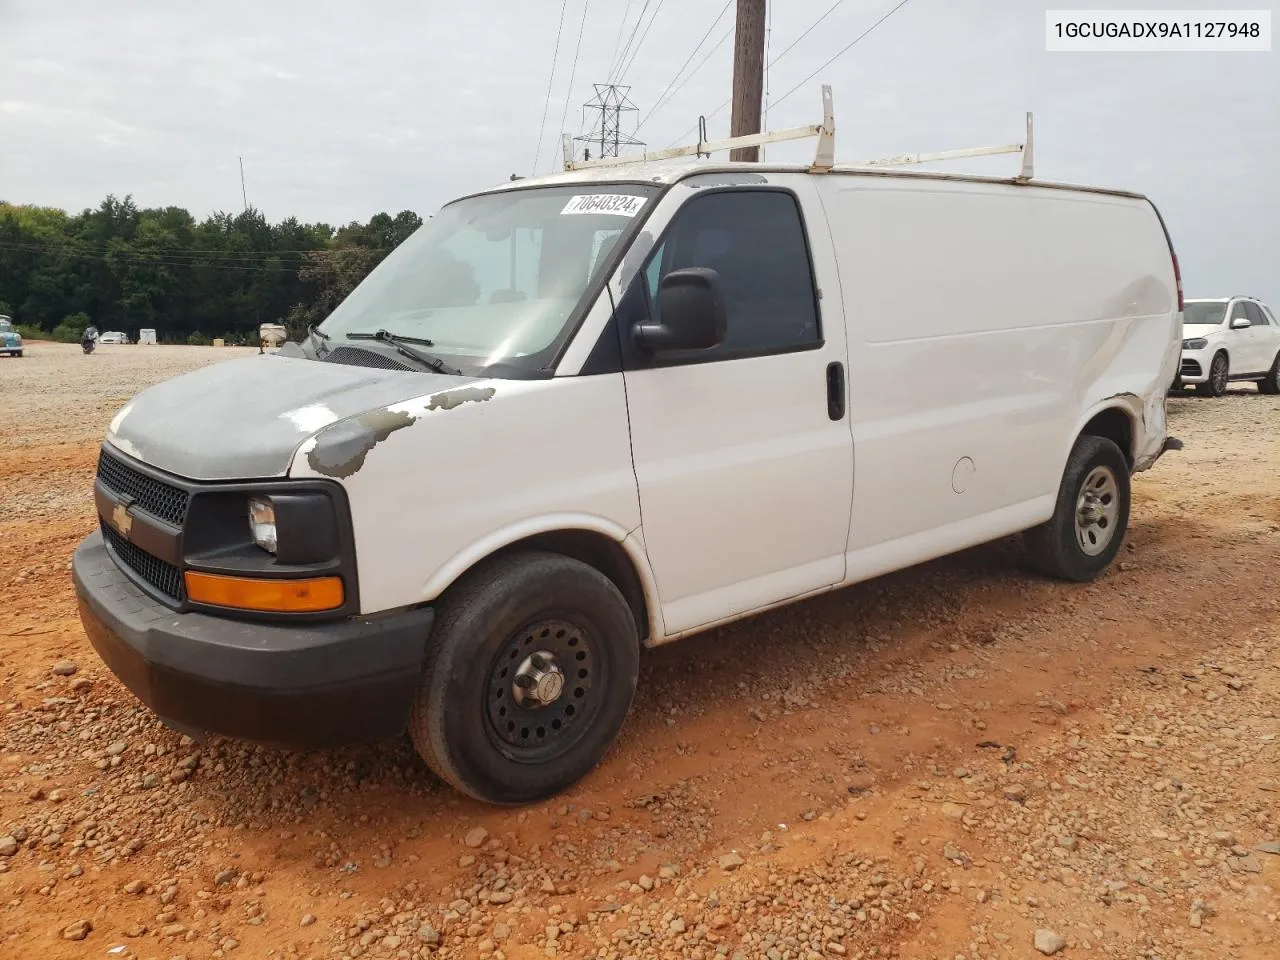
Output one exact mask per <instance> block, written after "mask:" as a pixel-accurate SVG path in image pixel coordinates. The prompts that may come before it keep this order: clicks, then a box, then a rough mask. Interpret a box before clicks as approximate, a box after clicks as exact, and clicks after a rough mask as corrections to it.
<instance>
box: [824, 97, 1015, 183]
mask: <svg viewBox="0 0 1280 960" xmlns="http://www.w3.org/2000/svg"><path fill="white" fill-rule="evenodd" d="M1034 137H1035V132H1034V127H1033V120H1032V114H1030V113H1028V114H1027V138H1026V140H1024V141H1023V142H1022V143H1006V144H1001V145H1000V146H997V147H971V148H969V149H966V150H943V151H941V152H939V153H904V154H900V155H899V156H895V157H879V158H877V159H875V160H859V161H857V162H855V163H841V164H840V166H842V167H905V166H909V165H911V164H916V163H940V162H942V161H945V160H964V159H967V158H969V157H991V156H996V155H998V154H1004V153H1020V154H1022V168H1021V169H1020V170H1019V171H1018V175H1017V176H1016V177H1014V179H1015V180H1023V181H1025V180H1030V179H1032V178H1033V177H1034V176H1035V164H1034V161H1035V156H1034V147H1035V139H1034Z"/></svg>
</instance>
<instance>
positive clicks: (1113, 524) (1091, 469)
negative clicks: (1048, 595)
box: [1023, 435, 1129, 583]
mask: <svg viewBox="0 0 1280 960" xmlns="http://www.w3.org/2000/svg"><path fill="white" fill-rule="evenodd" d="M1086 508H1087V509H1088V511H1089V517H1090V518H1091V520H1090V522H1086V523H1081V522H1080V521H1081V517H1082V514H1083V513H1084V511H1085V510H1086ZM1128 527H1129V463H1128V461H1127V460H1125V457H1124V454H1123V453H1121V452H1120V448H1119V447H1118V446H1116V444H1115V443H1114V442H1113V441H1111V440H1108V439H1106V438H1105V437H1093V436H1088V435H1085V436H1082V437H1081V438H1080V439H1079V440H1077V441H1076V445H1075V448H1074V449H1073V450H1072V451H1071V456H1070V457H1068V458H1067V468H1066V470H1064V471H1063V474H1062V483H1061V484H1060V485H1059V487H1058V501H1057V505H1056V506H1055V508H1054V511H1053V516H1052V517H1050V518H1049V520H1048V521H1047V522H1046V523H1043V524H1041V525H1040V526H1038V527H1035V528H1033V529H1031V530H1028V531H1027V532H1026V533H1025V534H1023V540H1024V542H1025V544H1026V548H1027V555H1028V557H1029V559H1030V560H1031V565H1032V566H1033V567H1035V568H1036V569H1037V570H1038V571H1040V572H1041V573H1043V574H1045V575H1047V576H1050V577H1055V578H1057V579H1059V580H1071V581H1074V582H1076V583H1087V582H1088V581H1090V580H1093V579H1094V578H1095V577H1097V576H1098V574H1100V573H1102V571H1103V570H1105V569H1106V568H1107V566H1108V565H1109V564H1110V563H1111V561H1112V560H1113V559H1115V555H1116V553H1117V552H1118V551H1119V550H1120V545H1121V543H1122V542H1123V541H1124V534H1125V531H1126V530H1127V529H1128ZM1085 544H1089V545H1090V546H1089V548H1088V549H1086V548H1085Z"/></svg>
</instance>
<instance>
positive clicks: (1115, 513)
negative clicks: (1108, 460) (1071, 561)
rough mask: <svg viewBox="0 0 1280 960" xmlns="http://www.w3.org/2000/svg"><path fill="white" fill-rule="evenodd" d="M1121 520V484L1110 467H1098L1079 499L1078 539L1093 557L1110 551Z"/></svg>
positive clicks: (1083, 548) (1082, 486) (1081, 547)
mask: <svg viewBox="0 0 1280 960" xmlns="http://www.w3.org/2000/svg"><path fill="white" fill-rule="evenodd" d="M1119 519H1120V485H1119V484H1118V483H1117V482H1116V477H1115V474H1114V473H1112V472H1111V468H1110V467H1094V468H1093V469H1092V470H1090V471H1089V475H1088V476H1087V477H1085V478H1084V483H1083V484H1082V485H1081V487H1080V495H1079V496H1078V497H1077V498H1076V542H1078V543H1079V544H1080V549H1081V550H1083V551H1084V552H1085V554H1086V555H1088V556H1090V557H1096V556H1097V555H1098V554H1100V553H1102V551H1104V550H1106V549H1107V547H1108V546H1109V545H1110V544H1111V541H1112V540H1113V539H1114V538H1115V533H1116V528H1117V525H1118V523H1119Z"/></svg>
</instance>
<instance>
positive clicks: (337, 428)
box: [302, 386, 498, 479]
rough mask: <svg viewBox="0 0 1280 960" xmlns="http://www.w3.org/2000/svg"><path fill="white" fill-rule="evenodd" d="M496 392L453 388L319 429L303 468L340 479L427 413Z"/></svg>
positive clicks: (306, 449)
mask: <svg viewBox="0 0 1280 960" xmlns="http://www.w3.org/2000/svg"><path fill="white" fill-rule="evenodd" d="M497 392H498V390H497V388H496V387H480V386H462V387H454V388H452V389H450V390H442V391H440V392H439V393H433V394H429V395H428V396H425V397H415V398H414V399H412V400H406V401H404V402H402V403H393V404H390V405H388V406H387V407H386V408H385V409H382V410H370V411H369V412H367V413H362V414H360V415H359V416H357V417H352V418H350V419H348V420H343V421H341V422H339V423H335V424H333V425H332V426H329V427H326V428H325V429H323V430H321V431H320V432H319V433H318V434H316V436H315V438H314V440H313V441H311V442H309V443H307V444H306V445H305V446H304V448H303V451H302V452H305V453H306V455H307V465H308V466H310V467H311V469H312V470H314V471H315V472H316V473H318V474H321V475H322V476H326V477H334V478H337V479H343V478H346V477H349V476H351V475H352V474H354V473H356V472H358V471H359V470H360V468H361V467H363V466H364V459H365V457H367V456H368V455H369V451H370V450H372V449H373V448H374V447H376V446H377V445H378V444H379V443H381V442H382V441H383V440H385V439H387V437H389V436H391V434H393V433H395V432H396V431H397V430H401V429H403V428H405V427H408V426H411V425H412V424H414V423H416V422H417V420H418V418H419V417H421V416H422V415H423V414H425V413H427V412H428V411H430V410H453V409H455V408H457V407H460V406H462V404H464V403H484V402H485V401H486V400H491V399H492V398H493V396H494V394H496V393H497Z"/></svg>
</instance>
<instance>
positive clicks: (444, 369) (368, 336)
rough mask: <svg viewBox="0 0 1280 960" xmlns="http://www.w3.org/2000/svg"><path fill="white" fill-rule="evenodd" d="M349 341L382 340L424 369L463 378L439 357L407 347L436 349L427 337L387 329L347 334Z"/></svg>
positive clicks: (459, 371) (454, 368)
mask: <svg viewBox="0 0 1280 960" xmlns="http://www.w3.org/2000/svg"><path fill="white" fill-rule="evenodd" d="M347 339H348V340H381V341H382V342H383V343H389V344H391V346H393V347H395V349H396V352H397V353H399V354H400V355H401V356H405V357H408V358H409V359H410V360H417V361H418V362H419V363H420V364H422V365H423V366H424V367H427V368H428V369H430V370H434V371H435V372H436V373H448V374H452V375H453V376H455V377H460V376H462V371H461V370H459V369H457V368H456V367H451V366H449V365H448V364H447V363H445V362H444V361H443V360H441V359H440V358H439V357H433V356H432V355H431V354H429V353H424V352H423V351H421V350H414V349H413V348H412V347H409V346H406V344H409V343H420V344H422V345H423V346H424V347H434V346H435V345H436V344H435V341H434V340H428V339H427V338H426V337H410V336H402V335H400V334H398V333H392V332H391V331H390V330H387V329H385V328H383V329H381V330H375V331H373V332H372V333H369V332H366V331H359V330H358V331H356V332H355V333H348V334H347Z"/></svg>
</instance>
